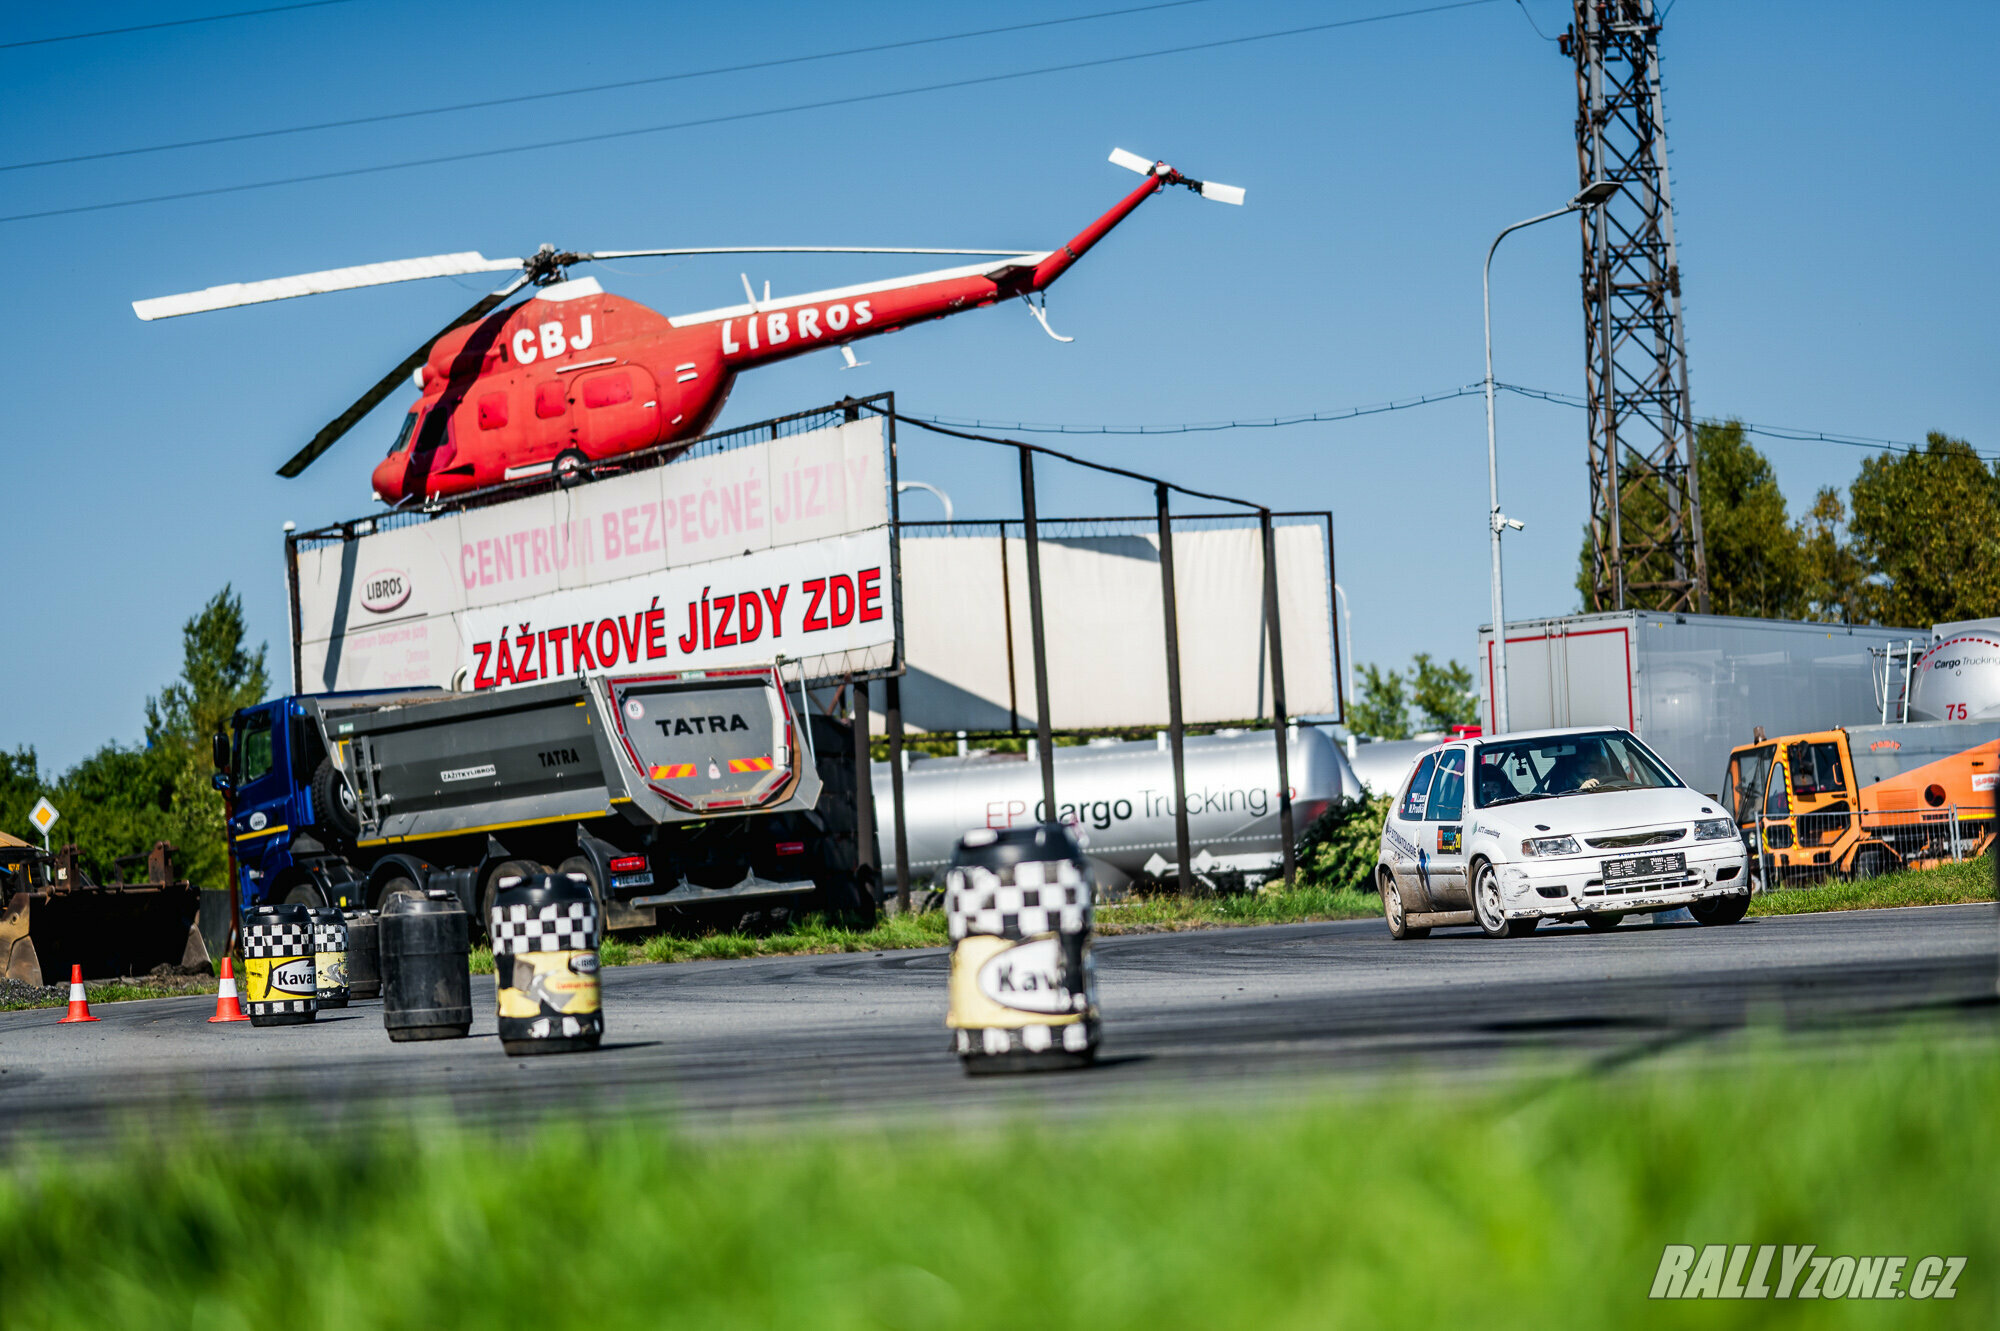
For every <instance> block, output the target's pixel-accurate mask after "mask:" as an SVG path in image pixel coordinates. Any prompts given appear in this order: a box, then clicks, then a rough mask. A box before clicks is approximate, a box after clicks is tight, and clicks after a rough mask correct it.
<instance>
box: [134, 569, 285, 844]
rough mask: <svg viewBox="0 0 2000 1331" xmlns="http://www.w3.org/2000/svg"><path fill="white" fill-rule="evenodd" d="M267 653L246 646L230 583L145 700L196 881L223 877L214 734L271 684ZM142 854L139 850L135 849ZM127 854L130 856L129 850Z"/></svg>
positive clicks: (174, 835)
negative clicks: (174, 669)
mask: <svg viewBox="0 0 2000 1331" xmlns="http://www.w3.org/2000/svg"><path fill="white" fill-rule="evenodd" d="M266 651H267V648H266V647H264V646H263V645H259V646H258V648H257V650H256V652H255V653H254V654H253V653H252V652H250V651H249V650H248V649H247V648H246V647H245V645H244V621H243V598H242V597H240V596H238V595H236V593H235V592H234V590H232V589H231V588H230V587H229V586H227V585H225V586H224V587H223V589H222V590H221V591H219V592H217V593H216V594H215V595H214V596H213V597H211V598H210V599H209V602H208V604H207V605H205V606H203V607H202V609H201V612H200V613H199V614H197V615H195V616H194V618H192V619H190V620H188V622H187V623H186V624H184V625H183V626H182V627H181V675H180V678H179V679H177V680H175V681H174V682H173V683H171V684H169V685H167V687H166V688H164V689H162V690H160V696H159V697H157V698H149V699H147V700H146V751H147V752H148V753H149V754H151V755H152V756H153V760H154V763H155V768H154V771H153V777H154V779H155V780H158V781H161V782H163V783H164V786H165V788H166V791H167V810H168V813H169V815H170V817H169V826H170V829H171V830H170V833H169V834H168V835H167V836H166V837H165V839H167V840H170V841H172V842H173V843H174V844H175V845H176V846H177V847H178V848H179V849H180V862H181V864H182V865H183V866H184V870H183V871H184V872H185V873H186V874H187V876H188V877H189V878H191V879H194V880H195V881H197V882H220V881H222V879H223V878H224V877H225V876H226V874H227V872H228V870H227V859H228V855H227V851H226V849H225V845H226V843H225V838H226V836H227V835H228V832H227V828H226V827H225V826H224V823H223V803H222V796H221V795H219V794H217V793H216V791H215V789H214V787H213V786H211V785H210V783H209V773H210V771H211V770H212V768H211V764H210V757H209V736H211V735H213V734H214V733H215V732H216V731H218V730H226V729H227V728H228V726H229V718H230V717H231V716H233V715H234V714H235V712H236V710H237V709H238V708H240V707H248V706H250V705H251V704H252V703H255V702H258V701H260V700H261V699H262V698H263V696H264V691H265V690H266V689H267V688H268V687H269V686H270V676H269V674H268V672H267V671H266V670H265V668H264V660H265V654H266ZM135 849H139V848H135ZM126 853H128V854H129V853H131V852H130V851H127V852H126Z"/></svg>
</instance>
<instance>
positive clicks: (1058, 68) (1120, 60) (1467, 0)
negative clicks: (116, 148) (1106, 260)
mask: <svg viewBox="0 0 2000 1331" xmlns="http://www.w3.org/2000/svg"><path fill="white" fill-rule="evenodd" d="M1492 3H1494V0H1454V2H1453V3H1449V4H1439V5H1426V6H1423V7H1422V8H1418V9H1402V10H1396V11H1394V12H1392V13H1388V14H1371V15H1368V16H1367V17H1364V18H1354V19H1341V20H1338V21H1336V22H1332V23H1313V24H1308V25H1307V26H1305V27H1301V28H1286V29H1283V30H1281V31H1278V32H1260V33H1253V34H1251V35H1249V36H1247V37H1225V38H1221V39H1218V40H1216V41H1208V42H1192V43H1189V44H1188V45H1185V46H1168V47H1162V48H1160V49H1158V50H1154V51H1135V52H1133V53H1131V54H1129V55H1114V56H1103V57H1100V58H1098V59H1095V60H1075V61H1070V62H1069V63H1066V64H1061V65H1044V66H1041V67H1040V68H1037V69H1020V70H1012V71H1009V72H1007V73H1004V74H983V75H978V76H975V77H972V78H965V79H953V80H950V81H948V82H944V83H927V84H922V85H919V86H917V87H914V88H892V89H889V90H887V91H884V92H869V93H855V94H853V95H851V96H847V97H829V98H825V99H823V100H821V101H816V102H799V103H795V104H793V105H791V106H774V107H766V108H764V109H762V110H758V111H737V112H733V113H731V114H728V115H718V116H704V117H702V118H700V119H698V120H681V121H675V122H673V123H670V124H665V125H647V126H643V127H641V128H637V129H619V130H609V131H606V132H604V133H601V134H579V135H575V136H572V137H569V138H562V139H544V140H542V141H540V142H538V143H517V144H512V145H510V146H508V147H505V148H484V149H480V150H478V151H475V152H463V153H447V154H443V155H441V156H437V157H420V158H414V159H411V160H408V161H402V162H384V163H380V164H378V165H375V166H357V167H349V168H347V169H346V170H342V171H318V172H314V173H312V174H310V175H301V176H284V177H281V178H279V179H276V180H255V181H249V182H246V183H244V184H241V185H217V186H214V187H212V188H209V189H196V190H181V191H179V192H177V193H173V194H153V195H147V196H145V197H142V198H136V199H114V200H112V201H110V202H108V203H86V204H79V205H77V206H75V207H71V208H47V209H43V210H42V211H40V212H33V213H15V214H13V215H11V216H7V217H0V223H4V222H28V221H34V220H37V219H39V218H44V217H69V216H74V215H76V214H78V213H96V212H104V211H107V210H109V209H113V208H136V207H139V206H141V205H144V204H151V203H172V202H175V201H177V200H181V199H202V198H210V197H213V196H215V195H218V194H241V193H244V192H246V191H249V190H261V189H276V188H278V187H279V186H282V185H305V184H311V183H313V182H315V181H321V180H344V179H348V178H351V177H354V176H367V175H376V174H379V173H381V172H384V171H408V170H414V169H416V168H418V167H426V166H443V165H445V164H447V163H451V162H470V161H476V160H478V159H480V158H485V157H501V156H505V155H507V154H510V153H518V152H535V151H539V150H542V149H547V148H570V147H574V146H576V145H578V144H583V143H603V142H606V141H608V140H612V139H629V138H634V137H637V136H639V135H642V134H661V133H665V132H667V131H669V130H676V129H699V128H703V127H705V126H709V125H722V124H728V123H731V122H733V121H741V120H760V119H766V118H769V117H772V116H782V115H793V114H796V113H798V112H801V111H823V110H827V109H829V108H832V107H836V106H855V105H859V104H862V103H866V102H879V101H887V100H890V99H893V98H898V97H914V96H917V95H918V94H920V93H930V92H944V91H948V90H950V89H954V88H971V87H977V86H980V85H983V84H992V83H1007V82H1011V81H1013V80H1016V79H1025V78H1035V77H1038V76H1040V75H1043V74H1063V73H1068V72H1071V71H1074V70H1079V69H1101V68H1103V67H1105V66H1107V65H1120V64H1129V63H1131V62H1133V61H1136V60H1153V59H1158V58H1160V57H1163V56H1170V55H1184V54H1187V53H1189V52H1192V51H1212V50H1216V49H1218V48H1221V47H1226V46H1243V45H1247V44H1249V43H1251V42H1268V41H1275V40H1277V39H1279V38H1281V37H1298V36H1304V35H1307V34H1310V33H1317V32H1327V31H1330V30H1332V29H1334V28H1352V27H1357V26H1359V25H1361V24H1365V23H1381V22H1385V21H1387V20H1389V19H1399V18H1414V17H1416V16H1418V15H1422V14H1437V13H1443V12H1445V11H1448V10H1454V9H1471V8H1474V7H1476V6H1479V5H1488V4H1492Z"/></svg>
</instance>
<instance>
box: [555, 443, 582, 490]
mask: <svg viewBox="0 0 2000 1331" xmlns="http://www.w3.org/2000/svg"><path fill="white" fill-rule="evenodd" d="M550 469H551V470H552V471H553V472H554V473H555V478H556V484H557V485H560V486H561V487H562V488H563V489H565V490H567V489H569V488H570V487H571V486H572V485H577V484H580V483H582V482H583V481H586V480H588V479H590V459H589V458H588V457H586V456H584V454H583V453H582V451H581V450H579V449H574V448H565V449H564V450H563V451H562V452H560V453H558V454H556V460H555V463H554V464H553V466H552V467H551V468H550Z"/></svg>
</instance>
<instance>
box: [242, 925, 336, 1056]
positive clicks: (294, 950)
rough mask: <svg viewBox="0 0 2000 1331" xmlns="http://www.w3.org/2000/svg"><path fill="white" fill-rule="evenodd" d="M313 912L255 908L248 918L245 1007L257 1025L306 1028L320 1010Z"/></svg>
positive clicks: (244, 938)
mask: <svg viewBox="0 0 2000 1331" xmlns="http://www.w3.org/2000/svg"><path fill="white" fill-rule="evenodd" d="M312 934H313V920H312V912H311V911H309V910H307V909H306V908H305V907H304V906H294V905H289V904H287V905H282V906H254V907H252V908H251V910H250V913H249V914H248V915H245V916H244V917H243V1009H244V1011H246V1012H248V1013H249V1014H250V1024H251V1025H252V1026H302V1025H304V1024H305V1023H306V1022H309V1021H311V1020H312V1019H313V1017H314V1016H315V1015H317V1014H318V1012H319V997H318V987H319V985H318V979H317V976H316V974H315V972H314V969H313V937H312Z"/></svg>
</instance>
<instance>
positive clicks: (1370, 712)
mask: <svg viewBox="0 0 2000 1331" xmlns="http://www.w3.org/2000/svg"><path fill="white" fill-rule="evenodd" d="M1409 705H1410V704H1409V693H1408V686H1407V684H1406V682H1405V681H1404V679H1403V677H1402V675H1400V674H1398V673H1397V672H1396V671H1394V670H1386V671H1385V670H1378V669H1377V668H1376V667H1374V666H1372V665H1364V666H1362V667H1361V698H1360V701H1358V702H1356V703H1355V704H1354V706H1353V708H1352V709H1351V710H1350V713H1349V715H1348V728H1349V729H1351V730H1352V731H1354V733H1355V734H1357V735H1372V736H1374V737H1375V738H1376V739H1408V738H1409V737H1410V719H1409V715H1408V713H1409Z"/></svg>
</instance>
